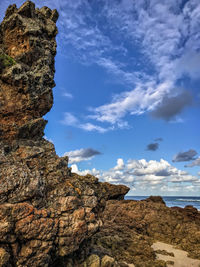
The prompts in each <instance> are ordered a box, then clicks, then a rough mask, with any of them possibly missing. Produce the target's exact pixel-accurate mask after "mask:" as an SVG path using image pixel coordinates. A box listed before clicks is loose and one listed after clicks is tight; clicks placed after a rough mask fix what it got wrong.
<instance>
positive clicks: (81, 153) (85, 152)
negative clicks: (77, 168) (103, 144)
mask: <svg viewBox="0 0 200 267" xmlns="http://www.w3.org/2000/svg"><path fill="white" fill-rule="evenodd" d="M100 154H101V152H99V151H97V150H95V149H92V148H81V149H77V150H73V151H69V152H65V154H64V156H68V157H69V163H70V164H73V163H77V162H81V161H85V160H91V159H92V158H93V157H94V156H96V155H100Z"/></svg>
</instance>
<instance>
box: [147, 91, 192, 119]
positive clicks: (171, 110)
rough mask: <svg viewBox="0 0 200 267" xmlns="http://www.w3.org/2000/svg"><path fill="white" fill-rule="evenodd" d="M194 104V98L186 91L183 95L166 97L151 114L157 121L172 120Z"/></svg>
mask: <svg viewBox="0 0 200 267" xmlns="http://www.w3.org/2000/svg"><path fill="white" fill-rule="evenodd" d="M191 104H192V96H191V94H190V93H189V92H187V91H184V92H182V93H181V94H179V95H177V96H174V97H169V96H164V97H163V99H162V101H161V102H160V103H159V104H158V105H157V106H156V107H155V109H154V110H153V111H152V112H151V113H150V114H151V115H152V117H154V118H156V119H164V120H166V121H169V120H171V119H172V118H174V117H175V116H177V115H179V114H180V113H181V112H182V110H183V109H184V108H185V107H187V106H190V105H191Z"/></svg>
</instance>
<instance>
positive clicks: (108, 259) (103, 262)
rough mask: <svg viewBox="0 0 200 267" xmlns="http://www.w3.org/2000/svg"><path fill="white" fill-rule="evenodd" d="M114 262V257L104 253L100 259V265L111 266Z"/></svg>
mask: <svg viewBox="0 0 200 267" xmlns="http://www.w3.org/2000/svg"><path fill="white" fill-rule="evenodd" d="M114 263H115V259H113V258H112V257H110V256H108V255H105V256H104V257H103V258H102V260H101V267H113V266H114Z"/></svg>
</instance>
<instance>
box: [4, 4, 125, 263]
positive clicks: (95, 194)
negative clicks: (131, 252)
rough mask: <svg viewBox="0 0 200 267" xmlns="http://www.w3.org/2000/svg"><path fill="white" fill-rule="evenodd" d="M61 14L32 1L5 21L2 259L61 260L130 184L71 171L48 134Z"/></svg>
mask: <svg viewBox="0 0 200 267" xmlns="http://www.w3.org/2000/svg"><path fill="white" fill-rule="evenodd" d="M57 19H58V13H57V11H56V10H53V11H52V10H50V9H49V8H47V7H43V8H41V9H36V8H35V5H34V3H32V2H30V1H27V2H25V4H23V5H22V6H21V7H20V8H17V7H16V5H12V6H9V7H8V9H7V11H6V15H5V18H4V20H3V22H2V23H1V25H0V67H1V69H0V266H23V267H24V266H32V267H33V266H42V267H44V266H52V265H54V261H55V260H58V259H59V258H62V257H64V256H66V255H69V254H70V253H72V252H73V251H75V250H76V249H78V248H79V245H80V243H81V242H82V241H83V240H84V239H87V238H88V237H90V236H91V235H92V234H94V233H95V232H96V231H97V229H98V228H99V226H100V225H101V220H100V218H99V215H98V214H99V212H100V211H101V209H102V208H103V207H104V205H105V201H106V199H112V198H113V199H116V198H120V197H121V196H124V194H125V193H126V192H127V191H128V188H127V187H125V186H122V187H120V186H118V187H117V186H112V185H109V184H106V183H105V184H103V183H99V182H98V179H97V178H95V177H93V176H90V175H88V176H85V177H81V176H78V175H76V174H73V173H71V170H70V168H68V158H67V157H63V158H59V157H58V156H57V155H56V153H55V149H54V146H53V144H51V143H50V142H48V141H47V140H45V139H43V138H42V137H43V130H44V127H45V125H46V121H45V120H44V119H43V118H42V116H43V115H45V114H46V113H47V112H48V111H49V110H50V109H51V107H52V104H53V95H52V87H54V85H55V84H54V72H55V69H54V57H55V55H56V41H55V37H56V34H57V27H56V21H57ZM113 187H114V189H113Z"/></svg>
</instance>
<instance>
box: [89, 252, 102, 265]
mask: <svg viewBox="0 0 200 267" xmlns="http://www.w3.org/2000/svg"><path fill="white" fill-rule="evenodd" d="M86 264H87V267H100V258H99V256H98V255H95V254H92V255H90V256H89V257H88V258H87V260H86Z"/></svg>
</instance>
